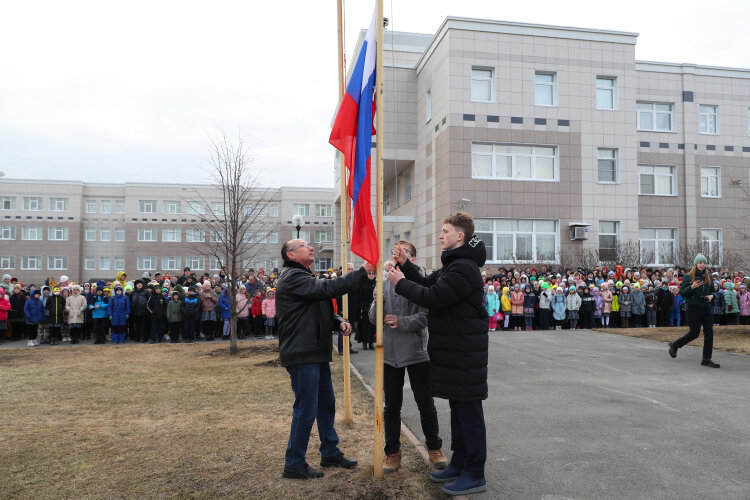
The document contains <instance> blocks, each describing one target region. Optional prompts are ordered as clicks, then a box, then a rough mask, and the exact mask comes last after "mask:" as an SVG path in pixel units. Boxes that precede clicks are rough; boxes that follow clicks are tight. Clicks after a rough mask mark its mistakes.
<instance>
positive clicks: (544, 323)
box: [539, 309, 549, 330]
mask: <svg viewBox="0 0 750 500" xmlns="http://www.w3.org/2000/svg"><path fill="white" fill-rule="evenodd" d="M539 327H540V328H541V329H542V330H549V309H539Z"/></svg>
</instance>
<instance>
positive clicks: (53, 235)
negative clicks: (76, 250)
mask: <svg viewBox="0 0 750 500" xmlns="http://www.w3.org/2000/svg"><path fill="white" fill-rule="evenodd" d="M47 239H48V240H49V241H68V228H67V227H48V228H47Z"/></svg>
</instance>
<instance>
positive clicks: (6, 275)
mask: <svg viewBox="0 0 750 500" xmlns="http://www.w3.org/2000/svg"><path fill="white" fill-rule="evenodd" d="M9 279H10V274H7V273H6V274H3V281H5V280H9Z"/></svg>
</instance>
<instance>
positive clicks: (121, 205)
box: [115, 200, 125, 214]
mask: <svg viewBox="0 0 750 500" xmlns="http://www.w3.org/2000/svg"><path fill="white" fill-rule="evenodd" d="M115 212H117V213H118V214H124V213H125V200H115Z"/></svg>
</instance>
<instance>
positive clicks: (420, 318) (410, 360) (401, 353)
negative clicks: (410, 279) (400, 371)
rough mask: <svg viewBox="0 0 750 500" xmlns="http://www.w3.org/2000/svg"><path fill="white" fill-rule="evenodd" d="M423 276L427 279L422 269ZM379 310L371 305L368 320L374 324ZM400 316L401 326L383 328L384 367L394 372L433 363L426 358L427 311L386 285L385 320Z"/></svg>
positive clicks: (390, 285) (384, 299)
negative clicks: (397, 369)
mask: <svg viewBox="0 0 750 500" xmlns="http://www.w3.org/2000/svg"><path fill="white" fill-rule="evenodd" d="M420 274H422V275H424V273H423V272H422V270H421V269H420ZM376 313H377V307H376V303H375V301H372V303H371V304H370V310H369V311H368V316H369V319H370V323H372V324H373V325H374V324H375V320H376ZM387 314H393V315H394V316H398V326H397V327H396V328H391V327H390V326H388V325H385V326H383V332H384V333H383V347H384V348H385V363H387V364H388V365H389V366H393V367H394V368H401V367H403V366H408V365H413V364H416V363H424V362H426V361H429V360H430V356H429V355H428V354H427V344H428V340H429V335H428V333H427V309H425V308H423V307H420V306H418V305H417V304H414V303H413V302H409V301H408V300H406V299H405V298H404V297H402V296H401V295H399V294H397V293H396V287H395V286H394V285H393V283H391V282H390V281H388V280H385V281H384V282H383V316H384V317H385V316H386V315H387Z"/></svg>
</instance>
